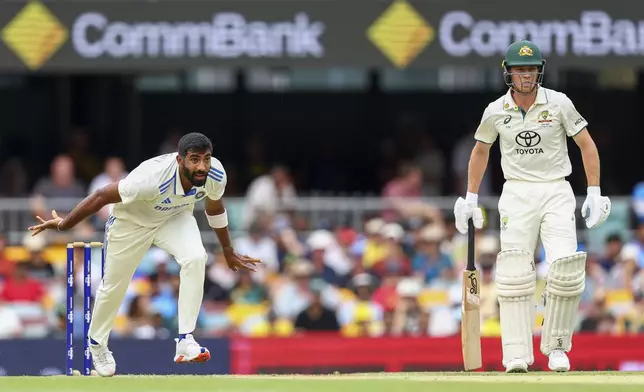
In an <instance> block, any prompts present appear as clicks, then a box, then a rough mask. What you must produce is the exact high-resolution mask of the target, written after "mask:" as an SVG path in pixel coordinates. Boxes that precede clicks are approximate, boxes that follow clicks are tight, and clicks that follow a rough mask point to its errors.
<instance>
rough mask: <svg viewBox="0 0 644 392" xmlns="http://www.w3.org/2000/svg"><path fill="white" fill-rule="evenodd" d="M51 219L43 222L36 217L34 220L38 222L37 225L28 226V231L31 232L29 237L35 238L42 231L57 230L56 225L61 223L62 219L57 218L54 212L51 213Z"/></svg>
mask: <svg viewBox="0 0 644 392" xmlns="http://www.w3.org/2000/svg"><path fill="white" fill-rule="evenodd" d="M51 216H52V219H49V220H44V219H43V218H41V217H39V216H37V217H36V219H38V220H39V221H40V224H39V225H35V226H30V227H29V231H31V236H32V237H33V236H35V235H37V234H39V233H42V232H43V231H45V230H47V229H50V230H53V229H58V224H59V223H60V222H62V221H63V218H61V217H59V216H58V214H57V213H56V210H53V211H52V212H51Z"/></svg>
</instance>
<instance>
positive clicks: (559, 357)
mask: <svg viewBox="0 0 644 392" xmlns="http://www.w3.org/2000/svg"><path fill="white" fill-rule="evenodd" d="M548 368H549V369H550V370H552V371H553V372H567V371H568V370H570V360H568V356H567V355H566V353H565V352H563V351H561V350H554V351H552V352H550V355H548Z"/></svg>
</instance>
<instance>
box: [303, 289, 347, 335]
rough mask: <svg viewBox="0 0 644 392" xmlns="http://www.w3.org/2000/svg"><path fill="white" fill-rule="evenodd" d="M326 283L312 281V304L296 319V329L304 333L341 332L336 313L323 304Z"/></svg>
mask: <svg viewBox="0 0 644 392" xmlns="http://www.w3.org/2000/svg"><path fill="white" fill-rule="evenodd" d="M324 285H325V283H324V282H323V281H321V280H319V279H313V280H311V294H312V297H311V303H310V304H309V306H308V307H307V308H306V309H305V310H303V311H302V312H300V314H298V315H297V317H296V319H295V329H296V330H297V331H299V332H302V331H339V330H340V325H339V324H338V319H337V317H336V315H335V312H334V311H333V310H332V309H329V308H328V307H326V306H324V305H323V304H322V291H323V287H324Z"/></svg>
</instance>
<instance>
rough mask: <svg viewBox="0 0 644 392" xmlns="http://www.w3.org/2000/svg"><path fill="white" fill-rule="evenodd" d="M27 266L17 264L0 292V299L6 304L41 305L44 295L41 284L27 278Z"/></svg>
mask: <svg viewBox="0 0 644 392" xmlns="http://www.w3.org/2000/svg"><path fill="white" fill-rule="evenodd" d="M28 272H29V271H28V270H27V266H26V265H25V264H23V263H18V264H17V265H16V269H15V271H14V273H13V275H12V277H11V278H9V279H8V280H7V281H6V282H5V283H4V286H3V287H2V291H0V299H1V300H4V301H6V302H33V303H41V302H42V300H43V297H44V295H45V288H44V286H43V284H42V283H41V282H39V281H37V280H36V279H34V278H31V277H29V273H28Z"/></svg>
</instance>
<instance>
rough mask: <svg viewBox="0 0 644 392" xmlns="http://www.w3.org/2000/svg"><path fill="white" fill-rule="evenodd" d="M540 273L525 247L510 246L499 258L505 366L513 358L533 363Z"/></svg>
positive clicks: (497, 275) (497, 280)
mask: <svg viewBox="0 0 644 392" xmlns="http://www.w3.org/2000/svg"><path fill="white" fill-rule="evenodd" d="M536 279H537V273H536V269H535V265H534V257H533V256H532V254H531V253H530V252H528V251H525V250H522V249H508V250H504V251H502V252H500V253H499V254H498V256H497V258H496V289H497V293H498V298H499V311H500V316H501V341H502V345H503V366H506V365H507V364H508V362H510V361H511V360H513V359H523V360H524V361H525V362H526V363H527V364H528V365H532V363H533V362H534V349H533V345H532V328H533V324H534V293H535V290H536V285H537V284H536Z"/></svg>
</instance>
